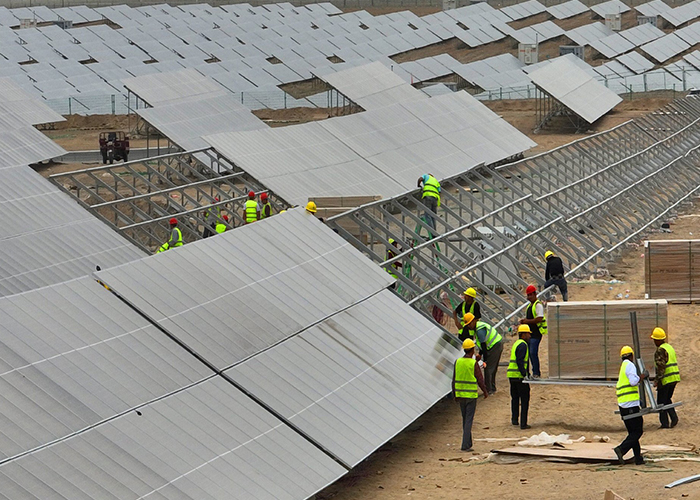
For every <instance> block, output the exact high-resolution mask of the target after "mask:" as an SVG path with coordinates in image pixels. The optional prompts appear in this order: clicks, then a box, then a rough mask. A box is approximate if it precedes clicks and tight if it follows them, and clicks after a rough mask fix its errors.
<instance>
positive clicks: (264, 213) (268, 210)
mask: <svg viewBox="0 0 700 500" xmlns="http://www.w3.org/2000/svg"><path fill="white" fill-rule="evenodd" d="M260 203H262V207H260V220H263V219H264V218H266V217H270V216H271V215H272V205H270V199H269V197H268V196H267V193H262V194H261V195H260Z"/></svg>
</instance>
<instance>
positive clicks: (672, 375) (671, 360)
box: [657, 342, 681, 385]
mask: <svg viewBox="0 0 700 500" xmlns="http://www.w3.org/2000/svg"><path fill="white" fill-rule="evenodd" d="M659 347H660V348H661V349H663V350H665V351H666V352H667V353H668V363H666V370H664V374H663V376H662V377H661V385H666V384H670V383H671V382H680V381H681V372H680V370H678V360H677V359H676V350H675V349H674V348H673V347H671V345H670V344H668V343H666V342H664V343H663V344H661V345H660V346H659ZM657 376H658V375H657Z"/></svg>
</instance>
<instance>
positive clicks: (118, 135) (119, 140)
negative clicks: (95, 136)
mask: <svg viewBox="0 0 700 500" xmlns="http://www.w3.org/2000/svg"><path fill="white" fill-rule="evenodd" d="M100 153H102V163H104V164H107V163H108V162H109V163H110V164H112V163H114V160H116V161H119V160H124V162H127V161H129V138H128V137H127V136H126V134H125V133H124V132H100Z"/></svg>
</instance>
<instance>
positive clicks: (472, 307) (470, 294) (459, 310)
mask: <svg viewBox="0 0 700 500" xmlns="http://www.w3.org/2000/svg"><path fill="white" fill-rule="evenodd" d="M467 313H471V314H472V315H473V316H474V317H475V318H476V319H477V320H479V319H481V307H480V306H479V303H478V302H477V301H476V290H475V289H474V288H467V289H466V290H465V292H464V301H463V302H462V303H461V304H459V305H458V306H457V307H455V310H454V312H453V313H452V317H453V318H454V320H455V326H456V327H457V329H458V330H459V339H460V340H462V341H464V339H466V338H467V337H469V333H467V332H464V331H463V330H464V321H462V318H464V315H465V314H467Z"/></svg>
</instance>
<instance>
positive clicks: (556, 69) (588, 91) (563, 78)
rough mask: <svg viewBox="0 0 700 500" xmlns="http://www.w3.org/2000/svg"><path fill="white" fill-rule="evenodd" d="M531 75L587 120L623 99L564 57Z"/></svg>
mask: <svg viewBox="0 0 700 500" xmlns="http://www.w3.org/2000/svg"><path fill="white" fill-rule="evenodd" d="M530 78H532V81H533V82H534V83H535V85H537V86H538V87H539V88H540V89H542V90H544V91H545V92H547V93H548V94H549V95H551V96H552V97H553V98H554V99H556V100H557V101H559V102H560V103H562V104H563V105H564V106H566V107H567V108H569V109H570V110H571V111H573V112H574V113H576V114H577V115H578V116H580V117H581V118H583V119H584V120H586V121H587V122H588V123H593V122H594V121H596V120H597V119H598V118H600V117H601V116H603V115H604V114H605V113H607V112H608V111H610V110H611V109H612V108H614V107H615V106H616V105H617V104H618V103H619V102H621V101H622V99H621V98H620V97H619V96H618V95H617V94H615V93H614V92H612V91H611V90H609V89H607V88H606V87H604V86H603V85H602V84H600V83H599V82H597V81H596V80H595V79H593V77H591V76H590V75H589V74H587V73H586V72H584V71H582V70H581V69H580V68H578V67H577V66H575V65H574V64H572V63H571V62H570V61H569V60H568V59H566V58H562V57H560V58H558V59H557V60H555V61H553V62H552V63H550V64H547V65H545V66H543V67H541V68H539V69H537V70H536V71H533V72H532V73H530Z"/></svg>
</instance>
